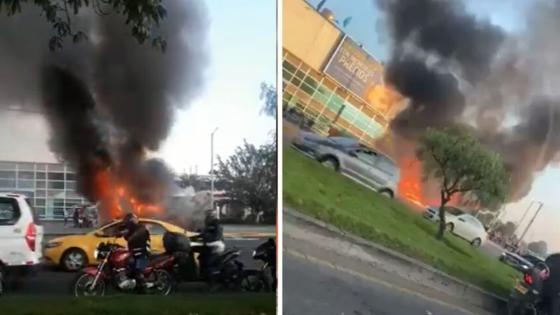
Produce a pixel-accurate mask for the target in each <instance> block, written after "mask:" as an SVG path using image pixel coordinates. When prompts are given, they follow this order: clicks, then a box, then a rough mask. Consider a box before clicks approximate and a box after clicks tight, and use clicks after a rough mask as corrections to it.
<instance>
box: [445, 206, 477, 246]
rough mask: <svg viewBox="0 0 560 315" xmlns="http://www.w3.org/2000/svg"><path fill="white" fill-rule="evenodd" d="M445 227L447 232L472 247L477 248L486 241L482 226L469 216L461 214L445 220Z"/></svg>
mask: <svg viewBox="0 0 560 315" xmlns="http://www.w3.org/2000/svg"><path fill="white" fill-rule="evenodd" d="M445 227H446V229H447V230H448V231H449V232H452V233H453V234H455V235H457V236H459V237H461V238H463V239H465V240H466V241H468V242H469V243H471V245H472V246H474V247H479V246H480V245H482V242H483V241H484V240H486V237H487V234H486V229H484V225H482V223H481V222H480V221H478V219H477V218H475V217H474V216H472V215H470V214H461V215H459V216H456V217H452V218H450V219H449V220H446V222H445Z"/></svg>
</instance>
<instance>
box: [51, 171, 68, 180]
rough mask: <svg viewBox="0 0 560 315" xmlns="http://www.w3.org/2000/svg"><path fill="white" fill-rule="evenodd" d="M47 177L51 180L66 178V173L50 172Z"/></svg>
mask: <svg viewBox="0 0 560 315" xmlns="http://www.w3.org/2000/svg"><path fill="white" fill-rule="evenodd" d="M47 177H48V179H49V180H64V173H52V172H49V174H48V176H47Z"/></svg>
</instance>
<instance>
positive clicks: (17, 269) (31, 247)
mask: <svg viewBox="0 0 560 315" xmlns="http://www.w3.org/2000/svg"><path fill="white" fill-rule="evenodd" d="M42 240H43V227H42V226H40V225H39V221H38V219H37V217H36V215H35V213H34V210H33V208H32V207H31V205H30V204H29V202H28V201H27V199H26V197H25V196H24V195H20V194H12V193H0V270H1V273H2V276H0V277H1V278H3V276H4V273H7V274H8V275H10V274H12V273H13V274H26V273H27V272H29V271H31V270H32V269H33V268H34V267H36V266H37V265H38V264H39V263H40V260H41V257H42V253H41V242H42ZM1 288H2V285H1V284H0V290H1Z"/></svg>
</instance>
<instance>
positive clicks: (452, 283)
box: [284, 206, 506, 312]
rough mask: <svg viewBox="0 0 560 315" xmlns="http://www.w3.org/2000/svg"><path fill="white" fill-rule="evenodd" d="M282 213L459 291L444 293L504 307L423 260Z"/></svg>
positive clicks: (493, 297) (299, 215)
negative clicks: (393, 260) (395, 261)
mask: <svg viewBox="0 0 560 315" xmlns="http://www.w3.org/2000/svg"><path fill="white" fill-rule="evenodd" d="M284 214H285V215H287V216H289V217H292V218H295V219H297V220H301V221H305V222H307V223H309V224H312V225H315V226H317V227H319V228H322V229H325V230H327V231H329V232H332V233H335V234H338V235H340V236H341V237H343V238H346V239H347V240H349V241H352V242H354V243H356V244H358V245H361V246H364V247H368V248H369V249H373V250H374V251H375V252H377V254H380V255H383V256H386V257H387V256H388V257H390V258H391V259H395V260H397V261H399V262H400V263H402V264H403V265H406V266H407V267H408V268H410V270H415V271H420V272H422V273H424V274H427V275H429V277H430V278H431V279H432V280H436V281H438V282H440V283H442V284H444V285H445V286H446V287H449V288H452V287H453V289H454V290H453V291H455V292H460V293H459V294H457V293H455V294H453V293H451V292H450V291H451V290H450V291H448V292H444V293H446V294H452V295H454V296H457V297H459V298H462V299H465V300H466V301H468V302H469V303H472V304H474V305H477V306H479V307H481V308H483V309H486V310H491V311H493V312H501V311H503V310H504V309H505V306H506V299H504V298H503V297H500V296H498V295H496V294H494V293H491V292H488V291H486V290H484V289H481V288H479V287H476V286H474V285H472V284H469V283H466V282H464V281H462V280H459V279H458V278H455V277H453V276H450V275H448V274H446V273H444V272H442V271H439V270H437V269H435V268H434V267H432V266H429V265H427V264H425V263H423V262H420V261H418V260H415V259H413V258H410V257H408V256H405V255H403V254H401V253H398V252H396V251H394V250H392V249H389V248H386V247H384V246H381V245H379V244H376V243H374V242H372V241H369V240H366V239H364V238H362V237H359V236H356V235H353V234H351V233H348V232H345V231H343V230H341V229H339V228H337V227H335V226H333V225H331V224H328V223H325V222H323V221H320V220H318V219H315V218H313V217H310V216H308V215H305V214H302V213H299V212H298V211H296V210H293V209H292V208H289V207H287V206H284ZM411 281H413V280H411ZM419 284H421V285H425V283H419Z"/></svg>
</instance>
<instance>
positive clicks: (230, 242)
mask: <svg viewBox="0 0 560 315" xmlns="http://www.w3.org/2000/svg"><path fill="white" fill-rule="evenodd" d="M265 240H266V239H257V238H250V239H245V240H243V239H226V246H227V247H237V248H239V249H240V250H241V256H240V260H241V262H242V263H243V264H244V265H245V267H246V268H258V267H259V265H258V262H257V261H255V260H253V258H252V256H251V255H252V252H253V249H254V248H255V247H257V246H258V245H259V244H260V243H261V242H264V241H265ZM75 277H76V273H71V272H64V271H60V270H57V269H56V268H53V267H44V268H42V269H41V270H40V271H39V272H38V273H37V275H36V276H31V277H27V278H24V279H23V281H22V282H21V283H20V284H19V285H18V287H17V288H14V289H13V290H12V292H13V293H15V294H24V295H26V294H37V295H39V294H40V295H49V294H69V293H70V292H71V291H70V289H71V285H72V281H73V280H74V278H75ZM201 289H204V286H203V285H202V284H186V285H181V286H180V287H179V290H180V291H187V292H191V291H193V290H201Z"/></svg>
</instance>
